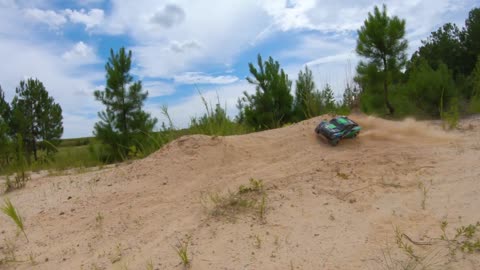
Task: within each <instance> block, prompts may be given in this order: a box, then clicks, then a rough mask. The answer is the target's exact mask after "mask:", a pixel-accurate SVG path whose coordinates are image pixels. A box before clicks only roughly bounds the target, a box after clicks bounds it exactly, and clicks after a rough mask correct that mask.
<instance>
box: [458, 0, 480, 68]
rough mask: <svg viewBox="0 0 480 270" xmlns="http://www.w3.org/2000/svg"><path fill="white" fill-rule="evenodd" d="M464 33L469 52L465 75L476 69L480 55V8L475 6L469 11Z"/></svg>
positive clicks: (465, 44)
mask: <svg viewBox="0 0 480 270" xmlns="http://www.w3.org/2000/svg"><path fill="white" fill-rule="evenodd" d="M462 34H463V36H462V39H463V40H464V46H465V48H466V49H467V54H468V58H467V59H466V63H465V65H467V67H466V74H465V75H468V74H469V73H470V71H471V70H473V69H474V67H475V64H476V63H477V61H478V58H479V57H478V56H479V55H480V8H474V9H472V10H471V11H470V12H469V13H468V18H467V19H466V20H465V28H464V29H463V33H462Z"/></svg>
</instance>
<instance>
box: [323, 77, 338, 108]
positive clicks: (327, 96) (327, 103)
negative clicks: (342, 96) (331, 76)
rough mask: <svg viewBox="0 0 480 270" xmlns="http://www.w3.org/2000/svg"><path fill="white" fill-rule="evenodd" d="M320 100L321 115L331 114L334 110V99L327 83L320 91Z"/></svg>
mask: <svg viewBox="0 0 480 270" xmlns="http://www.w3.org/2000/svg"><path fill="white" fill-rule="evenodd" d="M320 100H321V104H322V107H323V113H333V112H335V109H336V104H335V97H334V95H333V90H332V88H331V87H330V85H329V84H328V83H327V84H326V85H325V87H324V88H323V90H322V91H320Z"/></svg>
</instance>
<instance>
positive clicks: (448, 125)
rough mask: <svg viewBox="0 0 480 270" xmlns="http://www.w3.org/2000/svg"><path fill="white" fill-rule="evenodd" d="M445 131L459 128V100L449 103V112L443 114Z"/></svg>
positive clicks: (455, 99)
mask: <svg viewBox="0 0 480 270" xmlns="http://www.w3.org/2000/svg"><path fill="white" fill-rule="evenodd" d="M442 120H443V123H444V124H443V127H444V129H454V128H457V126H458V121H459V120H460V112H459V109H458V98H456V97H455V98H452V99H451V100H450V102H449V107H448V110H447V111H446V112H444V113H442Z"/></svg>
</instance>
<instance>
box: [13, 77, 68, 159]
mask: <svg viewBox="0 0 480 270" xmlns="http://www.w3.org/2000/svg"><path fill="white" fill-rule="evenodd" d="M62 121H63V116H62V109H61V107H60V105H59V104H57V103H55V101H54V99H53V98H52V97H50V96H49V95H48V92H47V90H46V89H45V86H44V85H43V83H42V82H41V81H39V80H38V79H28V80H27V81H21V82H20V85H19V87H17V89H16V96H15V97H14V99H13V101H12V121H11V125H10V126H11V128H12V133H13V134H20V135H21V137H22V138H23V141H24V142H25V146H26V151H27V159H30V155H31V154H32V153H33V156H34V158H35V160H37V158H38V156H37V151H38V149H39V145H38V142H39V141H41V142H48V143H46V144H44V145H52V144H53V145H54V144H58V143H59V140H60V138H61V137H62V134H63V122H62ZM48 150H49V151H50V150H53V149H48Z"/></svg>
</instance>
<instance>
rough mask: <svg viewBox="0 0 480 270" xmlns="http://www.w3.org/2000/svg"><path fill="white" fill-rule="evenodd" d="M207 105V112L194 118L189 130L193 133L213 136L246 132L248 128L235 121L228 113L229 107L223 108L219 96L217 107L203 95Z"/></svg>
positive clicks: (203, 100)
mask: <svg viewBox="0 0 480 270" xmlns="http://www.w3.org/2000/svg"><path fill="white" fill-rule="evenodd" d="M201 98H202V102H203V105H204V106H205V110H206V112H205V114H204V115H203V116H202V117H200V118H195V117H194V118H192V119H191V122H190V127H189V132H190V133H192V134H205V135H211V136H227V135H234V134H245V133H247V132H248V128H247V127H246V126H245V125H244V124H242V123H235V122H234V121H232V120H230V118H229V117H228V115H227V112H226V110H227V107H226V106H225V108H222V106H221V105H220V100H219V99H218V98H217V100H218V101H217V104H215V108H214V107H213V106H212V105H211V104H210V105H209V104H208V103H207V100H206V99H205V98H204V97H203V96H201Z"/></svg>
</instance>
